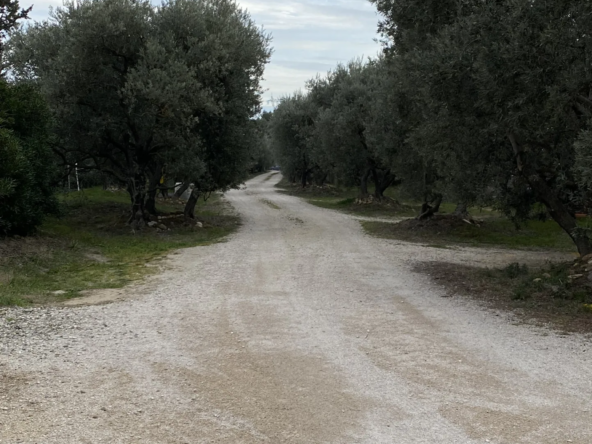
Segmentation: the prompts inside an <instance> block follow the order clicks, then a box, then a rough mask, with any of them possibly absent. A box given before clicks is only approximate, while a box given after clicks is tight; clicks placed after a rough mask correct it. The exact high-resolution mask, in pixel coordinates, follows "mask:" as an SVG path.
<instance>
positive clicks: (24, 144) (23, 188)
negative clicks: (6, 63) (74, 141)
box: [0, 80, 57, 235]
mask: <svg viewBox="0 0 592 444" xmlns="http://www.w3.org/2000/svg"><path fill="white" fill-rule="evenodd" d="M48 123H49V121H48V111H47V108H46V107H45V104H44V103H43V100H42V99H41V97H40V96H39V94H38V93H37V92H36V91H35V90H34V89H33V88H31V87H28V86H24V85H19V86H14V85H9V84H8V83H6V82H4V81H2V80H0V159H1V162H0V235H14V234H18V235H25V234H28V233H30V232H31V231H33V230H34V229H35V228H36V227H37V226H38V225H39V224H40V223H41V222H42V220H43V218H44V216H45V215H46V214H48V213H55V212H56V211H57V201H56V199H55V197H54V195H53V193H54V188H53V186H52V185H53V179H54V177H55V169H54V168H53V155H52V152H51V150H50V149H49V135H48Z"/></svg>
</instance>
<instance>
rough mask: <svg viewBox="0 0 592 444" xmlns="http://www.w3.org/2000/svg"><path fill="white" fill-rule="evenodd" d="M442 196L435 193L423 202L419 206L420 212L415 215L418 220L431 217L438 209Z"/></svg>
mask: <svg viewBox="0 0 592 444" xmlns="http://www.w3.org/2000/svg"><path fill="white" fill-rule="evenodd" d="M442 199H443V196H442V195H441V194H436V195H435V196H434V199H433V200H432V201H431V202H429V203H428V202H424V203H423V205H422V206H421V214H420V215H419V216H418V217H417V218H418V219H419V220H425V219H429V218H430V217H432V216H433V215H434V214H436V213H437V212H438V211H440V204H442Z"/></svg>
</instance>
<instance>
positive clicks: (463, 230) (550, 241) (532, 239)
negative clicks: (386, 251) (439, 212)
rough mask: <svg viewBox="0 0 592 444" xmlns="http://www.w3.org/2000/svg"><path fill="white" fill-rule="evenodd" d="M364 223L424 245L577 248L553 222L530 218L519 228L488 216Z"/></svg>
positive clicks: (390, 236) (379, 234) (377, 231)
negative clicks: (472, 220) (476, 221)
mask: <svg viewBox="0 0 592 444" xmlns="http://www.w3.org/2000/svg"><path fill="white" fill-rule="evenodd" d="M444 219H446V220H444ZM362 226H363V227H364V229H365V230H366V232H368V233H369V234H371V235H373V236H376V237H381V238H386V239H398V240H404V241H408V242H418V243H423V244H437V245H451V244H456V245H468V246H474V247H491V246H500V247H506V248H514V249H524V248H526V249H528V248H532V249H552V250H559V251H575V246H574V244H573V242H572V240H571V239H570V237H569V236H568V235H567V233H565V232H564V231H563V230H562V229H561V228H560V227H559V225H557V223H556V222H554V221H546V222H542V221H529V222H528V224H527V225H526V226H524V227H522V228H521V229H516V227H515V226H514V224H513V223H512V222H510V221H509V220H507V219H505V218H502V217H489V218H488V219H486V220H484V221H483V222H482V223H480V225H479V226H476V225H471V224H468V223H465V222H463V221H462V220H459V219H457V218H452V217H448V218H444V217H441V216H440V217H435V218H433V219H432V220H428V221H417V220H409V221H403V222H401V223H397V224H389V223H383V222H362Z"/></svg>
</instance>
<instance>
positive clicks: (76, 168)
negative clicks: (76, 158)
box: [74, 162, 80, 191]
mask: <svg viewBox="0 0 592 444" xmlns="http://www.w3.org/2000/svg"><path fill="white" fill-rule="evenodd" d="M74 171H76V186H77V187H78V191H80V181H79V180H78V162H76V163H75V164H74Z"/></svg>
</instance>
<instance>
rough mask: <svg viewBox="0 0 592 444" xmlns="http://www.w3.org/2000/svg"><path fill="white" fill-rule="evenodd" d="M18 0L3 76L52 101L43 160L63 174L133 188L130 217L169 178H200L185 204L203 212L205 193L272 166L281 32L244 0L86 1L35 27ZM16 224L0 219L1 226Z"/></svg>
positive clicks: (141, 212) (149, 207) (152, 207)
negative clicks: (273, 62)
mask: <svg viewBox="0 0 592 444" xmlns="http://www.w3.org/2000/svg"><path fill="white" fill-rule="evenodd" d="M6 1H7V0H4V2H6ZM0 2H2V0H0ZM8 3H9V4H10V5H12V6H11V7H12V10H11V11H12V12H10V14H9V16H10V17H13V20H12V22H13V23H12V24H11V25H10V26H9V27H8V28H7V29H6V30H5V31H6V33H7V34H9V39H8V41H6V36H7V34H2V35H0V36H1V37H2V40H3V42H4V46H0V49H4V51H3V52H4V54H3V58H2V60H3V64H4V65H3V66H4V67H5V69H4V72H5V76H4V78H5V80H4V81H3V82H4V84H5V85H6V86H7V88H9V89H10V90H15V91H28V92H23V93H22V94H25V95H26V94H29V93H30V96H31V97H35V98H37V99H39V100H41V101H42V102H44V103H45V105H39V107H40V109H41V108H43V113H44V114H43V119H41V120H40V122H43V123H42V124H43V125H44V131H45V133H44V136H43V137H44V139H43V147H44V148H43V149H44V150H45V151H47V152H49V153H51V156H50V159H47V160H46V161H42V163H45V165H46V166H47V170H48V171H49V170H52V171H53V173H55V171H59V172H62V173H64V172H65V174H68V173H69V172H70V170H71V169H73V168H75V167H76V168H77V169H78V170H79V171H81V172H92V171H97V172H98V173H100V174H101V176H102V177H108V178H109V180H110V181H111V182H112V183H115V184H117V185H120V186H123V187H125V188H126V189H127V190H128V192H129V194H130V201H131V211H130V219H129V222H130V223H132V224H138V225H141V224H142V223H143V221H145V220H146V219H147V218H148V217H149V215H150V214H156V212H157V209H156V194H157V192H158V191H159V190H160V189H162V187H163V176H165V177H166V178H168V179H169V180H168V181H167V183H170V182H171V180H174V181H179V182H183V183H185V184H186V185H188V184H192V185H193V187H192V188H191V193H190V198H189V200H188V202H187V205H186V208H185V213H186V216H187V217H189V218H192V217H194V208H195V204H196V202H197V200H198V199H199V197H200V196H207V195H209V193H211V192H213V191H217V190H227V189H229V188H233V187H237V186H238V185H239V184H240V183H242V182H243V181H244V180H245V179H246V177H247V176H248V174H249V172H250V171H252V170H254V169H255V170H256V169H257V168H266V167H267V166H268V164H270V163H271V162H270V160H269V159H268V158H269V155H268V154H267V153H266V152H265V151H262V150H264V148H265V147H266V146H267V145H265V144H264V143H262V140H263V139H264V138H265V135H266V133H267V131H266V130H264V129H263V128H264V127H265V125H266V123H265V122H262V119H260V118H259V119H257V118H256V117H257V116H258V115H259V113H260V101H261V99H260V97H261V87H260V81H261V78H262V75H263V70H264V67H265V64H266V63H267V62H268V60H269V57H270V54H271V49H270V37H269V36H268V35H267V34H266V33H265V32H264V31H262V29H261V28H259V27H258V26H257V25H256V24H255V23H254V22H253V20H252V19H251V18H250V16H249V15H248V13H247V12H245V11H244V10H242V9H241V8H240V7H239V6H238V5H237V4H236V3H235V2H234V1H233V0H169V1H165V2H164V3H162V4H161V5H160V6H158V7H155V6H153V5H152V4H151V3H150V2H149V1H146V0H139V1H138V0H81V1H77V2H75V3H66V4H65V6H64V7H62V8H56V9H55V10H54V11H53V13H52V15H51V18H50V19H49V20H47V21H44V22H41V23H35V24H32V25H30V26H27V27H26V28H24V27H21V28H19V27H16V26H15V24H14V23H16V20H18V19H21V18H26V15H27V13H28V10H21V12H19V13H17V14H15V13H14V8H15V5H16V8H17V10H18V3H17V2H15V1H10V0H8ZM2 4H3V3H0V5H2ZM0 8H1V6H0ZM0 11H3V9H0ZM19 14H20V15H19ZM0 17H4V15H2V14H0ZM2 23H3V22H2ZM3 29H4V28H3ZM1 91H2V90H0V94H2V92H1ZM39 112H41V111H39ZM1 116H2V114H1V113H0V118H2V117H1ZM2 122H4V123H2ZM6 122H8V120H7V119H6V118H4V120H0V128H1V129H0V131H8V132H9V133H10V134H9V135H6V136H4V133H2V134H3V137H21V135H20V133H18V131H17V130H16V129H13V128H12V127H10V126H8V123H6ZM28 123H31V122H28ZM25 126H26V125H25ZM22 137H25V135H23V136H22ZM27 137H28V136H27ZM0 143H1V144H2V145H1V146H2V148H0V149H2V150H7V149H9V148H7V147H8V146H9V144H8V142H0ZM11 143H12V142H11ZM45 151H44V152H45ZM49 165H52V167H49ZM23 169H24V170H29V168H28V167H23ZM29 171H30V173H28V174H30V175H32V176H34V177H36V178H43V177H45V176H44V175H39V174H38V173H37V172H34V171H31V170H29ZM6 174H8V173H4V172H3V171H2V166H0V184H4V185H0V190H3V191H0V201H1V200H2V199H5V197H3V196H5V195H6V194H7V193H10V192H11V191H10V189H11V188H10V187H11V185H10V184H11V183H12V184H14V183H17V182H15V180H16V179H14V180H13V179H11V178H10V177H9V176H6ZM44 174H45V173H44ZM6 178H7V180H5V179H6ZM53 180H54V183H57V182H59V176H58V175H55V174H54V176H53ZM173 184H174V182H173ZM18 194H19V195H20V193H18ZM13 195H15V196H16V194H14V193H13ZM0 211H2V210H0ZM4 216H5V215H3V214H2V213H0V217H4ZM2 220H5V219H0V221H2ZM17 225H19V226H20V225H21V223H20V222H14V223H12V226H17ZM35 225H36V223H32V224H31V227H30V228H33V227H34V226H35ZM10 231H11V230H7V229H6V228H3V226H2V222H0V234H1V233H2V232H4V233H10Z"/></svg>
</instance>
